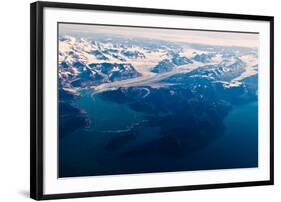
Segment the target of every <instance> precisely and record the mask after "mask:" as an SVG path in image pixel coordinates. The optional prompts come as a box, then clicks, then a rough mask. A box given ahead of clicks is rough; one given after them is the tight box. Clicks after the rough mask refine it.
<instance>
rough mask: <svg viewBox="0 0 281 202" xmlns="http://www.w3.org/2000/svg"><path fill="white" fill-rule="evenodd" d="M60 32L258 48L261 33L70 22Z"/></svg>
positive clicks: (62, 25)
mask: <svg viewBox="0 0 281 202" xmlns="http://www.w3.org/2000/svg"><path fill="white" fill-rule="evenodd" d="M59 33H60V34H68V35H71V34H73V33H85V34H91V33H93V34H94V33H96V34H114V35H118V36H121V37H126V38H147V39H157V40H165V41H172V42H181V43H193V44H202V45H212V46H239V47H249V48H258V46H259V34H257V33H237V32H218V31H202V30H199V31H198V30H173V29H161V28H140V27H126V26H110V25H85V24H69V23H67V24H66V23H60V24H59Z"/></svg>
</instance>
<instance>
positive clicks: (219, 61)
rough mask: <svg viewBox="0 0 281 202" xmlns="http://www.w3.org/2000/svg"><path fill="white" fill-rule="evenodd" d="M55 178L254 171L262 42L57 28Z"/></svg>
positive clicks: (158, 31) (202, 34)
mask: <svg viewBox="0 0 281 202" xmlns="http://www.w3.org/2000/svg"><path fill="white" fill-rule="evenodd" d="M57 43H58V67H57V68H58V69H57V74H58V75H57V78H58V109H59V110H58V148H59V149H58V155H59V157H58V169H59V171H58V177H60V178H63V177H81V176H100V175H102V176H103V175H121V174H140V173H155V172H177V171H198V170H219V169H235V168H256V167H258V157H259V152H258V98H259V96H258V95H259V91H258V89H259V85H258V80H259V79H258V78H259V33H257V32H234V31H233V32H232V31H224V30H196V29H173V28H169V29H168V28H155V27H134V26H117V25H114V26H113V25H98V24H79V23H71V22H70V23H63V22H59V23H58V42H57Z"/></svg>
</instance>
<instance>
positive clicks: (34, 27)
mask: <svg viewBox="0 0 281 202" xmlns="http://www.w3.org/2000/svg"><path fill="white" fill-rule="evenodd" d="M46 7H49V8H62V9H63V8H67V9H80V10H100V11H121V12H130V13H147V14H164V15H176V16H193V17H210V18H225V19H241V20H253V21H267V22H269V23H270V89H268V90H269V91H270V180H266V181H250V182H239V183H221V184H204V185H188V186H174V187H155V188H142V189H128V190H112V191H93V192H81V193H64V194H51V195H45V194H44V193H43V180H44V179H43V128H44V125H43V105H44V102H43V42H44V38H43V23H44V19H43V18H44V15H43V9H44V8H46ZM30 12H31V13H30V47H31V52H30V62H31V71H30V84H31V87H30V96H31V97H30V110H31V111H30V117H31V118H30V197H31V198H33V199H35V200H46V199H63V198H77V197H92V196H108V195H122V194H140V193H154V192H171V191H186V190H198V189H215V188H228V187H245V186H259V185H273V184H274V137H273V134H274V109H273V108H274V76H273V75H274V69H273V67H274V17H272V16H259V15H240V14H227V13H213V12H195V11H183V10H168V9H151V8H135V7H120V6H103V5H89V4H76V3H57V2H35V3H32V4H31V6H30Z"/></svg>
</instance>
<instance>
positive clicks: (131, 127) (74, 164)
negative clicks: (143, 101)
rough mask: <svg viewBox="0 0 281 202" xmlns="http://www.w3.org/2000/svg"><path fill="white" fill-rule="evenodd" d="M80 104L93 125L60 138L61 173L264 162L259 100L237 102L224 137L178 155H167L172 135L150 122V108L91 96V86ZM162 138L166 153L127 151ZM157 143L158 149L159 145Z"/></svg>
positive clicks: (222, 166) (244, 165)
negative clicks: (260, 148)
mask: <svg viewBox="0 0 281 202" xmlns="http://www.w3.org/2000/svg"><path fill="white" fill-rule="evenodd" d="M75 105H76V106H77V107H79V108H81V109H83V110H84V111H85V112H86V113H87V115H88V116H89V119H90V120H91V124H89V125H88V126H87V127H83V128H79V129H77V130H76V131H75V132H73V133H71V134H70V135H67V136H63V137H60V141H59V165H60V166H59V169H60V172H59V176H60V177H69V176H95V175H111V174H131V173H147V172H169V171H189V170H206V169H229V168H251V167H257V166H258V148H257V147H258V105H257V102H251V103H248V104H241V105H234V106H233V107H232V110H231V111H230V112H229V113H228V114H227V116H226V117H225V118H224V120H223V123H222V124H223V125H224V131H223V133H222V134H221V135H220V136H218V137H217V138H214V139H213V140H212V141H210V142H207V143H206V144H204V145H205V146H203V147H200V148H199V149H194V150H188V151H184V152H183V153H179V155H178V153H176V152H175V155H173V156H172V157H171V156H169V157H167V156H165V152H162V151H165V150H167V151H169V149H170V148H168V147H170V145H173V144H170V142H171V141H170V139H165V138H164V141H162V139H163V135H161V128H159V127H157V126H152V125H149V124H146V122H147V121H148V120H147V114H146V113H145V112H140V111H135V110H133V109H132V108H131V107H129V105H128V104H124V103H118V102H114V101H111V100H108V99H104V98H103V97H102V96H101V95H99V94H96V95H91V92H90V90H89V91H85V92H83V94H82V96H81V98H80V99H79V100H77V101H76V102H75ZM157 116H161V114H160V115H157ZM210 135H211V134H210ZM159 138H160V139H161V142H162V143H163V144H165V145H167V148H166V147H165V146H164V147H158V146H155V150H158V151H160V152H158V153H157V152H155V151H154V150H153V152H154V153H156V154H157V155H155V156H153V155H151V156H150V155H147V154H146V155H143V156H142V155H141V154H138V155H130V156H128V155H124V154H128V151H133V150H134V148H142V147H145V146H147V145H150V142H154V141H156V140H158V139H159ZM195 138H196V136H195ZM171 140H172V142H173V141H174V140H173V139H171ZM176 140H178V139H176ZM192 141H193V142H196V141H197V140H196V139H195V140H194V139H193V140H192ZM198 141H202V140H198ZM167 142H168V144H167ZM185 144H188V143H185ZM143 145H145V146H143ZM151 145H152V147H153V145H154V144H151ZM176 145H177V143H176ZM181 146H182V145H181ZM163 148H164V149H163ZM140 151H143V150H140ZM149 151H150V150H149ZM171 151H172V152H173V151H174V150H171ZM177 151H178V150H177ZM169 152H170V151H169ZM159 153H160V154H159ZM161 153H163V155H161ZM129 154H135V153H134V152H129Z"/></svg>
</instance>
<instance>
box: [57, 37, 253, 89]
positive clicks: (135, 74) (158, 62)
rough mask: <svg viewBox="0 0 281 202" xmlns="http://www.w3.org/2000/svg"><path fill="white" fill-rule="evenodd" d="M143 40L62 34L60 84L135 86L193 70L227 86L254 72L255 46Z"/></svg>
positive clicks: (194, 74) (75, 86)
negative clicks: (101, 39) (95, 38)
mask: <svg viewBox="0 0 281 202" xmlns="http://www.w3.org/2000/svg"><path fill="white" fill-rule="evenodd" d="M141 44H142V43H141V42H139V41H138V40H137V39H134V40H125V39H124V41H123V43H122V41H120V39H118V40H116V41H115V42H114V40H107V41H106V40H103V41H99V40H94V39H90V38H81V37H74V36H61V37H60V38H59V81H60V85H61V86H62V87H63V88H65V89H72V90H77V89H81V88H98V86H99V85H101V84H106V83H108V84H110V85H107V86H106V87H108V86H109V87H110V88H111V87H112V86H114V87H115V88H116V87H118V86H120V87H122V86H128V87H129V86H130V85H136V84H134V83H139V85H144V84H145V85H150V84H151V85H154V84H155V82H158V81H160V80H161V79H165V78H167V77H170V76H173V75H175V74H184V73H189V72H192V73H191V74H190V75H191V76H192V77H204V78H208V79H210V80H212V81H213V82H220V83H222V84H223V85H224V86H225V87H232V86H233V87H234V86H239V85H241V84H242V81H243V80H245V79H246V78H247V77H251V76H254V75H256V74H257V69H258V59H257V58H258V56H257V51H256V50H254V49H251V50H248V49H243V48H240V49H239V48H234V49H230V48H225V47H213V48H210V47H205V48H204V46H200V48H198V49H195V48H194V47H191V46H188V45H186V44H185V45H184V46H180V45H179V44H167V43H164V42H162V41H155V43H154V44H153V43H151V42H149V45H143V46H142V45H141ZM144 44H145V43H144ZM150 47H151V48H150ZM160 75H161V76H160ZM159 78H160V79H159ZM144 81H145V82H144ZM111 83H112V85H111Z"/></svg>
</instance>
